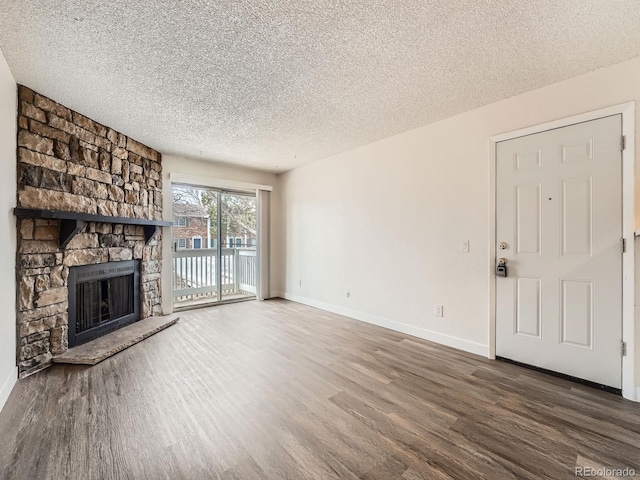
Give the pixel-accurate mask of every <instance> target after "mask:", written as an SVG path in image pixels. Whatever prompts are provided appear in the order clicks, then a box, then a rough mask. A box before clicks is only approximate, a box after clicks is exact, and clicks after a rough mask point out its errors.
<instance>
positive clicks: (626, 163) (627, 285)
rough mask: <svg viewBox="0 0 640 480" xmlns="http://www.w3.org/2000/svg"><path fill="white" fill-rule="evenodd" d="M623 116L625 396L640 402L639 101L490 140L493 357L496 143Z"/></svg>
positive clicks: (492, 341) (492, 328)
mask: <svg viewBox="0 0 640 480" xmlns="http://www.w3.org/2000/svg"><path fill="white" fill-rule="evenodd" d="M619 114H621V115H622V135H624V136H625V140H626V145H625V149H624V151H623V152H622V235H623V237H624V238H625V239H626V252H625V253H624V254H623V255H622V340H623V341H624V342H626V344H627V354H626V356H624V357H622V396H623V397H625V398H627V399H629V400H635V401H638V402H640V386H639V387H638V388H637V389H636V385H635V353H636V349H635V305H634V303H635V298H634V296H635V261H634V259H635V253H634V240H635V230H636V229H635V102H628V103H623V104H620V105H614V106H611V107H607V108H603V109H600V110H595V111H593V112H586V113H581V114H579V115H574V116H570V117H566V118H562V119H559V120H554V121H551V122H547V123H543V124H540V125H534V126H531V127H527V128H522V129H519V130H514V131H511V132H506V133H503V134H500V135H494V136H492V137H489V140H488V142H487V148H488V152H487V154H488V159H489V262H488V265H487V272H488V276H489V282H488V284H489V292H488V293H489V339H488V340H489V341H488V343H489V358H491V359H495V357H496V302H497V300H496V290H497V289H496V276H495V272H494V267H495V262H496V258H497V255H496V247H495V245H496V193H497V184H496V144H497V143H498V142H502V141H505V140H511V139H513V138H518V137H523V136H525V135H532V134H535V133H541V132H544V131H547V130H553V129H556V128H562V127H567V126H569V125H574V124H576V123H582V122H588V121H591V120H597V119H600V118H603V117H608V116H611V115H619Z"/></svg>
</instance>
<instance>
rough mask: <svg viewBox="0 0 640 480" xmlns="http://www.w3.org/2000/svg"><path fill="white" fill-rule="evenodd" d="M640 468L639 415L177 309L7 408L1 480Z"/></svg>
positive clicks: (462, 475)
mask: <svg viewBox="0 0 640 480" xmlns="http://www.w3.org/2000/svg"><path fill="white" fill-rule="evenodd" d="M576 466H589V467H592V468H599V467H612V468H624V467H631V468H633V469H635V470H636V471H637V472H638V475H640V404H634V403H632V402H629V401H626V400H623V399H622V398H620V397H617V396H615V395H612V394H608V393H604V392H600V391H597V390H593V389H590V388H588V387H584V386H581V385H576V384H573V383H570V382H568V381H565V380H561V379H557V378H554V377H549V376H546V375H544V374H541V373H537V372H533V371H529V370H527V369H523V368H520V367H517V366H514V365H510V364H506V363H501V362H495V361H489V360H486V359H483V358H480V357H477V356H474V355H470V354H465V353H462V352H459V351H456V350H453V349H449V348H446V347H442V346H438V345H435V344H432V343H429V342H426V341H422V340H419V339H415V338H412V337H409V336H407V335H403V334H400V333H395V332H392V331H389V330H385V329H382V328H378V327H375V326H372V325H368V324H364V323H360V322H357V321H355V320H350V319H347V318H344V317H340V316H338V315H333V314H330V313H326V312H323V311H321V310H316V309H313V308H309V307H306V306H303V305H299V304H296V303H291V302H287V301H284V300H271V301H268V302H247V303H240V304H234V305H226V306H220V307H215V308H209V309H202V310H196V311H192V312H189V313H183V314H182V319H181V320H180V322H178V324H177V325H175V326H173V327H171V328H169V329H167V330H165V331H163V332H161V333H159V334H157V335H155V336H153V337H151V338H149V339H148V340H146V341H144V342H142V343H140V344H138V345H136V346H134V347H132V348H130V349H128V350H126V351H124V352H122V353H120V354H118V355H116V356H115V357H112V358H111V359H108V360H106V361H104V362H102V363H100V364H98V365H96V366H95V367H75V366H55V367H53V368H50V369H49V370H47V371H44V372H41V373H39V374H36V375H34V376H31V377H29V378H27V379H24V380H21V381H20V382H19V383H18V385H17V386H16V388H15V389H14V391H13V393H12V395H11V397H10V398H9V401H8V403H7V405H6V407H5V409H4V410H3V411H2V413H1V414H0V477H1V478H2V479H5V480H13V479H17V480H30V479H42V480H43V479H83V480H85V479H100V480H108V479H118V480H120V479H135V480H140V479H153V480H157V479H172V480H176V479H190V480H191V479H214V478H224V479H239V480H252V479H261V478H268V479H280V478H287V479H295V480H298V479H331V478H341V479H368V480H373V479H385V480H388V479H403V480H416V479H429V480H431V479H447V478H457V479H465V480H467V479H472V478H488V479H500V480H501V479H508V478H527V479H528V478H530V479H540V478H549V479H554V480H557V479H563V478H567V479H568V478H575V476H574V468H575V467H576Z"/></svg>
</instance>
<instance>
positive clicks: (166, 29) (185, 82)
mask: <svg viewBox="0 0 640 480" xmlns="http://www.w3.org/2000/svg"><path fill="white" fill-rule="evenodd" d="M0 48H2V51H3V53H4V55H5V57H6V59H7V61H8V63H9V66H10V68H11V71H12V72H13V74H14V76H15V78H16V81H17V82H18V83H21V84H24V85H26V86H29V87H31V88H33V89H35V90H36V91H38V92H40V93H43V94H44V95H47V96H49V97H52V98H53V99H55V100H57V101H59V102H61V103H64V104H66V105H67V106H69V107H71V108H73V109H75V110H77V111H79V112H81V113H83V114H85V115H87V116H89V117H92V118H93V119H95V120H97V121H99V122H101V123H104V124H107V125H109V126H112V127H113V128H116V129H118V130H120V131H121V132H123V133H125V134H127V135H129V136H132V137H134V138H136V139H137V140H139V141H141V142H144V143H146V144H148V145H149V146H151V147H153V148H155V149H157V150H160V151H161V152H163V153H172V154H181V155H187V156H194V157H202V158H205V159H208V160H217V161H224V162H230V163H236V164H241V165H246V166H249V167H254V168H259V169H263V170H270V171H284V170H287V169H290V168H293V167H295V166H297V165H301V164H304V163H308V162H311V161H313V160H317V159H320V158H323V157H326V156H328V155H331V154H334V153H338V152H341V151H344V150H347V149H350V148H353V147H356V146H359V145H363V144H366V143H370V142H372V141H375V140H378V139H381V138H384V137H387V136H390V135H393V134H396V133H399V132H402V131H406V130H409V129H411V128H414V127H417V126H420V125H424V124H427V123H429V122H433V121H435V120H439V119H442V118H446V117H449V116H451V115H454V114H457V113H460V112H463V111H467V110H470V109H472V108H475V107H478V106H481V105H484V104H487V103H491V102H494V101H496V100H499V99H503V98H506V97H509V96H512V95H516V94H518V93H522V92H524V91H527V90H531V89H534V88H537V87H541V86H543V85H547V84H549V83H553V82H556V81H559V80H563V79H566V78H570V77H573V76H576V75H579V74H582V73H585V72H587V71H590V70H594V69H596V68H600V67H603V66H607V65H611V64H614V63H618V62H621V61H623V60H626V59H629V58H632V57H635V56H638V55H640V1H637V0H630V1H616V0H524V1H515V0H502V1H499V0H491V1H475V0H435V1H433V0H432V1H425V0H405V1H400V0H387V1H380V0H379V1H363V2H357V1H348V0H315V1H301V0H244V1H238V0H219V1H214V0H209V1H206V0H187V1H178V0H175V1H160V0H158V1H149V2H139V1H133V0H110V1H104V0H0ZM276 166H277V168H276Z"/></svg>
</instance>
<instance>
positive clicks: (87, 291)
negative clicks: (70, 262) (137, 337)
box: [69, 260, 140, 347]
mask: <svg viewBox="0 0 640 480" xmlns="http://www.w3.org/2000/svg"><path fill="white" fill-rule="evenodd" d="M139 265H140V262H139V261H137V260H129V261H124V262H108V263H100V264H97V265H84V266H80V267H71V268H70V269H69V347H74V346H76V345H80V344H82V343H86V342H88V341H90V340H93V339H95V338H98V337H100V336H102V335H106V334H107V333H110V332H112V331H114V330H117V329H119V328H122V327H124V326H125V325H129V324H130V323H133V322H135V321H137V320H139V319H140V267H139Z"/></svg>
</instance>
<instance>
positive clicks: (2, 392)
mask: <svg viewBox="0 0 640 480" xmlns="http://www.w3.org/2000/svg"><path fill="white" fill-rule="evenodd" d="M17 381H18V367H16V368H14V369H13V370H11V373H10V374H9V376H8V377H7V378H6V379H5V380H4V382H3V383H2V388H1V389H0V411H1V410H2V407H4V404H5V403H7V399H8V398H9V394H10V393H11V390H13V387H14V385H15V384H16V382H17Z"/></svg>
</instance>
